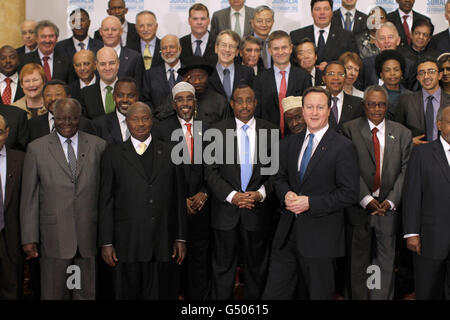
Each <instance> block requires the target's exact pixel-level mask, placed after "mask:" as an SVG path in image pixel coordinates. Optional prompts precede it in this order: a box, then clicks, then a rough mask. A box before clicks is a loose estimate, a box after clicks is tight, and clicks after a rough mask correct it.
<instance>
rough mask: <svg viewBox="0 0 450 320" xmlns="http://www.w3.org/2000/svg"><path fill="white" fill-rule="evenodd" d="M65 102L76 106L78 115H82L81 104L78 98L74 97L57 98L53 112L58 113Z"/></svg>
mask: <svg viewBox="0 0 450 320" xmlns="http://www.w3.org/2000/svg"><path fill="white" fill-rule="evenodd" d="M65 104H70V105H71V106H74V107H75V108H76V109H77V114H78V116H79V117H81V104H80V103H79V102H78V100H76V99H73V98H62V99H58V100H56V102H55V106H54V107H53V114H54V115H56V113H57V110H58V109H59V108H61V106H62V105H65Z"/></svg>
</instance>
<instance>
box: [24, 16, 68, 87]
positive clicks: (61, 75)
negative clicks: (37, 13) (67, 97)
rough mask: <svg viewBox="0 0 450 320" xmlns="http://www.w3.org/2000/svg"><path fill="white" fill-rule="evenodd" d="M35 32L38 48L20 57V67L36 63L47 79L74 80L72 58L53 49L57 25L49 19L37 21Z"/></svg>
mask: <svg viewBox="0 0 450 320" xmlns="http://www.w3.org/2000/svg"><path fill="white" fill-rule="evenodd" d="M35 33H36V38H37V43H38V49H37V50H36V51H34V52H30V53H27V54H25V55H24V56H22V57H21V59H20V68H22V67H23V66H24V65H26V64H27V63H37V64H40V65H42V67H43V68H44V71H45V75H46V77H47V80H51V79H59V80H62V81H64V82H65V83H70V82H72V81H73V80H75V78H76V74H75V71H74V70H73V65H72V58H71V57H68V56H67V55H66V54H65V53H62V52H59V51H58V50H55V46H56V42H57V41H58V37H59V29H58V27H57V26H56V25H55V24H54V23H53V22H51V21H49V20H43V21H39V22H38V24H37V26H36V29H35Z"/></svg>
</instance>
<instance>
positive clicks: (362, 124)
mask: <svg viewBox="0 0 450 320" xmlns="http://www.w3.org/2000/svg"><path fill="white" fill-rule="evenodd" d="M359 132H361V136H362V139H363V141H364V144H365V145H366V147H367V151H368V152H369V154H370V159H372V162H373V164H374V165H376V163H375V152H374V149H373V142H372V134H371V132H370V126H369V121H368V120H367V118H366V117H362V118H360V120H359Z"/></svg>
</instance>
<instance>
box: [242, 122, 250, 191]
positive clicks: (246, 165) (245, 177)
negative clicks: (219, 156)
mask: <svg viewBox="0 0 450 320" xmlns="http://www.w3.org/2000/svg"><path fill="white" fill-rule="evenodd" d="M248 128H249V126H248V125H246V124H244V125H243V126H242V131H243V132H242V134H241V152H240V157H239V159H240V162H241V189H242V191H246V190H247V186H248V183H249V182H250V178H251V176H252V162H251V160H250V140H249V138H248V135H247V129H248Z"/></svg>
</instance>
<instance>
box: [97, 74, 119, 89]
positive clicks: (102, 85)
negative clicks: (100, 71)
mask: <svg viewBox="0 0 450 320" xmlns="http://www.w3.org/2000/svg"><path fill="white" fill-rule="evenodd" d="M116 82H117V77H116V80H114V82H113V83H111V84H106V83H105V82H103V80H102V79H100V89H101V90H102V91H105V90H106V87H107V86H110V87H112V88H113V89H114V85H115V84H116Z"/></svg>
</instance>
